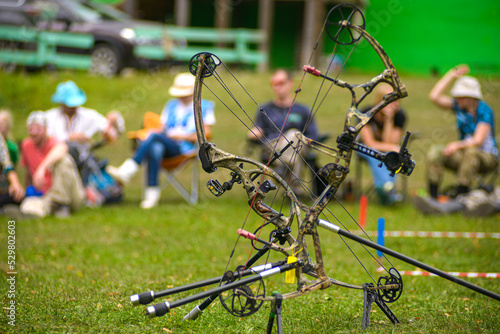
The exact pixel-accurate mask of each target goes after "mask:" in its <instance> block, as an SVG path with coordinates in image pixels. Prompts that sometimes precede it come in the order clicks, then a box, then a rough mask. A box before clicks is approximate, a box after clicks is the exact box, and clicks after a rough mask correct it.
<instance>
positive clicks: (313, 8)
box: [299, 0, 325, 68]
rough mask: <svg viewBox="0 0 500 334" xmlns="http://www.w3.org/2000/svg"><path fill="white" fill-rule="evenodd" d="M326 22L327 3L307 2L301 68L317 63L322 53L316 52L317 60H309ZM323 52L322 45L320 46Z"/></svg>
mask: <svg viewBox="0 0 500 334" xmlns="http://www.w3.org/2000/svg"><path fill="white" fill-rule="evenodd" d="M324 21H325V2H324V1H323V0H306V1H305V8H304V25H303V28H302V42H301V46H300V50H301V51H300V64H299V66H300V68H302V66H303V65H307V64H309V62H313V63H317V61H318V59H317V58H318V57H319V56H320V52H315V53H314V57H315V59H311V60H310V59H309V58H310V57H311V54H312V51H313V49H314V47H315V44H316V41H317V40H318V35H319V32H320V31H321V27H322V25H323V22H324ZM318 48H319V50H321V45H319V46H318Z"/></svg>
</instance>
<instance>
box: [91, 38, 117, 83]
mask: <svg viewBox="0 0 500 334" xmlns="http://www.w3.org/2000/svg"><path fill="white" fill-rule="evenodd" d="M91 57H92V64H91V65H90V69H89V72H90V73H92V74H97V75H103V76H106V77H112V76H114V75H116V74H118V73H120V71H121V69H122V65H121V58H120V55H119V54H118V51H117V50H116V49H115V48H114V47H113V46H111V45H109V44H98V45H96V46H95V47H94V49H93V50H92V53H91Z"/></svg>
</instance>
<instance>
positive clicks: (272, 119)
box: [248, 69, 319, 195]
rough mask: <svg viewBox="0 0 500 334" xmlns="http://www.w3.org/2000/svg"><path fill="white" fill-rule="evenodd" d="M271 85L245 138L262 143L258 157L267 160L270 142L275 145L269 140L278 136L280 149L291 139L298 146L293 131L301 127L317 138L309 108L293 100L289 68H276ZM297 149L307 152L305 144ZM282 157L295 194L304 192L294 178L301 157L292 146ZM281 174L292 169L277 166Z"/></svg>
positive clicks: (303, 152)
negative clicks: (270, 92)
mask: <svg viewBox="0 0 500 334" xmlns="http://www.w3.org/2000/svg"><path fill="white" fill-rule="evenodd" d="M270 83H271V88H272V90H273V94H274V97H273V99H272V100H271V101H269V102H267V103H265V104H264V105H263V106H262V108H259V110H257V113H256V116H255V127H254V128H252V129H251V130H250V131H249V132H248V139H250V140H251V141H255V142H258V143H259V144H260V143H262V145H261V160H262V161H263V162H266V163H267V161H269V158H270V156H271V154H272V152H271V148H270V146H273V147H274V144H273V143H270V141H272V140H275V139H277V140H278V143H277V146H276V151H280V150H281V149H283V148H284V147H285V146H286V145H287V144H288V143H289V142H290V141H293V142H294V145H293V147H298V146H299V145H298V139H297V137H296V136H295V133H296V132H298V131H300V132H303V134H304V135H305V136H306V137H308V138H311V139H313V140H318V137H319V135H318V128H317V126H316V123H315V122H314V120H313V119H312V115H311V111H310V109H309V108H308V107H306V106H305V105H303V104H300V103H297V102H294V94H293V92H294V91H293V88H294V81H293V78H292V75H291V73H290V72H288V71H285V70H283V69H279V70H277V71H275V72H274V73H273V75H272V76H271V81H270ZM300 153H301V154H302V155H303V156H306V155H307V147H301V150H300ZM282 159H283V161H284V162H285V163H286V164H287V165H288V168H290V169H291V171H292V172H293V175H292V176H291V177H286V179H287V182H289V183H290V185H291V186H292V188H293V189H294V191H296V192H297V195H301V194H302V193H303V190H302V188H301V187H300V186H299V184H298V182H295V181H296V177H297V178H300V173H301V170H302V167H303V165H304V162H303V160H302V159H301V158H300V157H298V156H297V153H296V151H295V150H294V149H292V148H289V149H287V150H286V151H285V152H284V153H283V155H282ZM276 171H277V172H278V174H280V175H281V176H282V177H284V176H286V175H289V174H291V173H289V172H287V167H286V166H283V165H281V166H278V167H277V168H276Z"/></svg>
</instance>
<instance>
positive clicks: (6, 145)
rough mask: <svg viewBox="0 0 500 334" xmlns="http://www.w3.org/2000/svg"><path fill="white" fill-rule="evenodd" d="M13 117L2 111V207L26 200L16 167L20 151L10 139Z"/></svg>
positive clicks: (0, 185) (0, 200) (0, 198)
mask: <svg viewBox="0 0 500 334" xmlns="http://www.w3.org/2000/svg"><path fill="white" fill-rule="evenodd" d="M11 127H12V116H11V114H10V112H9V111H7V110H2V111H0V164H1V166H0V167H1V169H2V173H1V175H0V207H3V206H4V205H7V204H19V203H21V201H22V200H23V198H24V195H25V190H24V188H23V186H22V185H21V183H20V182H19V177H18V175H17V173H16V171H15V165H16V164H17V162H18V161H19V149H18V147H17V145H16V143H15V142H14V141H13V140H11V139H10V129H11Z"/></svg>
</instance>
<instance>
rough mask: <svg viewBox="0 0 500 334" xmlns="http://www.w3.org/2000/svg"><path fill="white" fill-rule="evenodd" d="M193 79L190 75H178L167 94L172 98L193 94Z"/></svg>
mask: <svg viewBox="0 0 500 334" xmlns="http://www.w3.org/2000/svg"><path fill="white" fill-rule="evenodd" d="M194 80H195V77H194V76H193V75H192V74H191V73H187V72H186V73H179V74H177V75H176V76H175V78H174V84H173V85H172V87H170V88H169V90H168V93H169V94H170V96H173V97H185V96H190V95H193V93H194Z"/></svg>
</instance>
